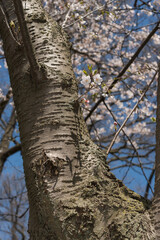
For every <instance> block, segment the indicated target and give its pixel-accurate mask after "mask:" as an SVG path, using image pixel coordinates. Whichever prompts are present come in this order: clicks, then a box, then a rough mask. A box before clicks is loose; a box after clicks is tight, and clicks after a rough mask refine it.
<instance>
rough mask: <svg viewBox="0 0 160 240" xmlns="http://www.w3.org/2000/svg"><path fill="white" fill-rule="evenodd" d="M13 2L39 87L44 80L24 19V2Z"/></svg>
mask: <svg viewBox="0 0 160 240" xmlns="http://www.w3.org/2000/svg"><path fill="white" fill-rule="evenodd" d="M13 2H14V6H15V11H16V15H17V19H18V23H19V26H20V31H21V35H22V40H23V44H24V48H25V52H26V55H27V58H28V61H29V63H30V67H31V74H32V77H33V80H34V81H35V85H36V86H37V81H38V80H40V79H42V75H43V74H42V71H41V69H40V66H39V64H38V62H37V60H36V57H35V54H34V50H33V46H32V42H31V39H30V35H29V31H28V28H27V24H26V21H25V17H24V16H25V15H24V11H23V6H22V1H21V0H13Z"/></svg>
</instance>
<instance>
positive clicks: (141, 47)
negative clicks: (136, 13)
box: [85, 21, 160, 121]
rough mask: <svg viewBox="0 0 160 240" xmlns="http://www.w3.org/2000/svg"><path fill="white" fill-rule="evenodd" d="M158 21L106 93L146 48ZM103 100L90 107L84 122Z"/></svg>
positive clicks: (156, 28)
mask: <svg viewBox="0 0 160 240" xmlns="http://www.w3.org/2000/svg"><path fill="white" fill-rule="evenodd" d="M159 24H160V21H159V22H158V23H157V24H156V26H155V27H154V28H153V30H152V31H151V32H150V34H149V35H148V36H147V37H146V39H145V40H144V41H143V42H142V44H141V45H140V47H139V48H138V49H137V51H136V52H135V54H134V55H133V56H132V58H131V59H130V60H129V61H128V63H127V64H126V65H125V66H124V68H123V69H122V71H121V72H120V73H119V74H118V76H117V77H116V78H115V80H114V81H113V82H112V83H111V85H110V86H109V87H108V92H109V91H110V90H111V89H112V88H113V87H114V86H115V84H116V83H117V82H118V81H120V80H121V77H122V76H123V75H124V73H125V72H126V71H127V69H128V68H129V67H130V66H131V64H132V63H133V62H134V60H135V59H136V58H137V57H138V55H139V53H140V52H141V51H142V49H143V48H144V47H145V46H146V44H147V43H148V42H149V40H150V39H151V38H152V37H153V35H154V34H155V32H156V31H157V30H158V29H159ZM104 99H105V98H104V97H103V96H102V97H101V98H100V99H99V100H98V101H97V102H96V104H95V105H94V106H93V107H92V109H91V111H90V112H89V114H88V115H87V116H86V118H85V121H87V119H88V118H89V117H90V116H91V115H92V113H93V112H94V111H95V109H96V108H97V107H98V106H99V104H100V103H101V102H102V101H103V100H104Z"/></svg>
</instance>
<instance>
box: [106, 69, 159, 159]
mask: <svg viewBox="0 0 160 240" xmlns="http://www.w3.org/2000/svg"><path fill="white" fill-rule="evenodd" d="M157 73H158V72H156V73H155V74H154V76H153V78H152V80H151V81H150V83H149V84H148V86H147V87H146V88H145V90H144V92H143V93H142V95H141V97H140V98H139V100H138V102H137V103H136V104H135V106H134V107H133V109H132V110H131V112H130V113H129V114H128V116H127V117H126V119H125V120H124V122H123V124H122V125H121V127H120V128H119V130H118V131H117V132H116V134H115V136H114V138H113V140H112V142H111V144H110V146H109V148H108V149H107V153H106V154H107V156H108V154H109V152H110V150H111V149H112V147H113V144H114V143H115V141H116V139H117V137H118V135H119V133H120V132H121V130H122V129H123V128H124V126H125V124H126V122H127V121H128V119H129V118H130V116H131V115H132V113H133V112H134V111H135V110H136V108H137V107H138V104H139V103H140V102H141V100H142V99H143V97H144V96H145V94H146V92H147V91H148V89H149V88H150V86H151V84H152V82H153V81H154V79H155V77H156V75H157Z"/></svg>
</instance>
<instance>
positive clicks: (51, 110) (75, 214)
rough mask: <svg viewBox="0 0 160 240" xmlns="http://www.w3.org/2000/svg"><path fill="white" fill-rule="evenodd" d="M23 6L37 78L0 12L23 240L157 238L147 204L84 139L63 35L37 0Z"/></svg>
mask: <svg viewBox="0 0 160 240" xmlns="http://www.w3.org/2000/svg"><path fill="white" fill-rule="evenodd" d="M7 3H8V5H7ZM5 6H6V7H5V11H6V12H5V13H6V16H8V17H7V18H8V23H9V21H10V20H11V19H12V18H13V19H14V22H15V23H16V22H17V21H16V19H15V16H13V15H12V13H11V11H12V10H13V3H12V1H8V0H5ZM24 8H25V11H24V12H25V19H26V22H27V26H28V30H29V34H30V39H31V42H32V46H33V49H34V56H35V58H36V60H37V62H38V65H39V69H40V71H41V72H42V73H43V77H42V78H41V77H39V78H38V77H37V75H36V77H35V75H34V74H33V71H34V69H32V68H31V65H30V62H29V60H28V57H27V53H26V51H25V47H24V45H23V43H22V41H21V37H17V36H18V35H19V33H18V26H16V27H15V28H14V29H13V28H11V27H10V26H7V24H6V19H4V15H2V14H0V33H1V36H2V39H3V44H4V50H5V56H6V59H7V64H8V68H9V74H10V79H11V85H12V88H13V95H14V102H15V106H16V111H17V116H18V122H19V129H20V137H21V142H22V156H23V162H24V171H25V178H26V185H27V190H28V197H29V206H30V217H29V233H30V240H40V239H41V240H70V239H77V240H78V239H82V240H109V239H112V240H120V239H134V240H136V239H137V240H138V239H145V240H146V239H152V240H153V239H156V238H155V233H154V229H153V227H152V224H151V220H150V216H149V212H148V209H149V208H150V204H149V203H148V202H146V201H145V200H144V199H143V198H142V197H140V196H139V195H138V194H136V193H134V192H132V191H131V190H129V189H127V188H126V187H125V186H124V185H123V183H122V182H121V181H119V180H117V179H116V178H115V177H114V175H113V174H112V173H111V172H110V171H109V168H108V166H107V165H106V163H105V155H104V153H103V152H102V150H101V149H99V148H98V147H97V146H96V145H95V144H94V143H93V142H92V141H91V139H90V137H89V135H88V132H87V129H86V126H85V123H84V120H83V117H82V114H81V110H80V106H79V102H78V94H77V82H76V79H75V76H74V73H73V70H72V66H71V60H70V43H69V42H68V40H67V37H66V34H65V33H64V32H63V30H62V29H61V27H60V26H59V25H58V24H57V23H56V22H54V21H53V20H52V19H51V18H50V17H49V16H47V15H46V14H45V13H44V10H43V9H42V7H41V5H40V0H30V1H29V0H26V1H24ZM1 10H2V8H1ZM3 10H4V8H3ZM16 24H17V23H16ZM11 32H12V34H11ZM12 35H13V36H12ZM14 38H15V39H14Z"/></svg>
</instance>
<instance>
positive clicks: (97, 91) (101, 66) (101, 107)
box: [3, 2, 159, 168]
mask: <svg viewBox="0 0 160 240" xmlns="http://www.w3.org/2000/svg"><path fill="white" fill-rule="evenodd" d="M77 4H78V3H77ZM137 4H139V6H138V5H137ZM137 4H136V6H137V7H138V8H137V11H140V10H141V12H143V11H142V10H143V9H142V8H143V7H146V9H145V12H149V14H150V13H154V14H158V11H157V10H155V9H154V8H152V7H151V6H150V5H149V4H148V3H147V4H145V3H142V2H141V4H140V3H139V2H138V3H137ZM25 6H26V9H27V3H26V5H25ZM78 6H79V7H77V8H78V10H81V8H82V12H81V14H83V13H84V11H87V13H86V14H88V11H89V10H88V9H87V8H86V6H85V5H84V4H79V5H78ZM84 6H85V7H84ZM90 6H91V10H92V5H90ZM113 6H114V5H113V3H112V5H111V6H110V5H109V3H108V2H107V5H106V6H103V7H102V6H97V8H98V9H99V10H98V11H99V12H100V14H101V16H102V18H103V20H105V18H106V20H107V21H110V20H111V23H112V25H111V26H112V27H111V28H109V27H108V30H107V31H108V35H107V34H106V30H105V29H104V33H105V34H106V36H107V38H106V43H107V44H108V42H107V41H108V40H109V39H113V38H114V41H115V42H114V41H113V42H114V44H115V45H114V46H112V42H111V41H110V46H111V47H110V49H109V51H107V52H106V50H105V51H103V47H104V49H106V46H104V45H103V44H100V40H99V39H98V38H97V37H96V39H95V44H93V45H91V44H90V43H88V42H87V43H88V45H89V46H90V45H91V50H90V51H88V49H87V53H86V52H83V51H79V49H78V50H77V49H74V46H72V48H73V50H74V53H75V54H74V55H73V63H76V61H77V62H80V58H79V56H78V54H80V56H83V57H82V58H81V60H82V61H83V63H84V65H85V66H87V68H86V69H85V71H86V72H84V73H83V75H82V83H83V84H84V85H85V86H86V87H87V92H88V90H90V92H89V94H88V96H89V97H88V98H89V99H88V100H89V101H90V102H89V103H90V104H91V107H92V105H93V106H94V105H95V104H94V101H95V100H96V103H97V105H96V108H95V107H94V108H92V109H94V110H95V109H96V110H97V112H98V117H97V114H95V113H94V114H93V111H92V110H91V111H90V113H89V114H90V115H89V114H88V110H86V104H85V103H86V100H85V99H81V97H79V99H78V100H79V101H80V102H82V104H83V106H84V115H86V119H88V116H90V117H91V115H92V118H91V120H90V121H89V122H88V124H89V130H90V131H91V133H92V134H93V138H94V139H95V141H97V139H98V142H99V144H100V145H101V146H103V147H106V145H107V141H108V140H109V142H110V141H111V137H112V136H113V135H114V131H113V132H111V133H110V135H109V136H108V137H106V136H107V135H106V134H108V132H107V130H106V129H105V128H101V132H99V131H100V130H99V128H100V126H102V123H103V124H104V121H105V118H102V115H101V114H100V113H104V114H103V115H106V109H107V110H108V111H109V113H110V114H111V116H112V117H114V118H115V117H116V119H114V122H116V124H117V115H118V114H117V115H116V116H115V114H114V111H115V110H116V109H117V105H119V104H121V108H120V110H121V111H120V120H124V118H125V115H126V112H127V111H128V110H129V109H130V107H132V106H133V103H134V101H135V100H134V99H133V95H132V96H129V93H130V92H128V93H127V91H126V89H129V91H130V90H132V93H133V94H134V95H135V97H137V96H138V95H140V96H141V86H146V87H147V85H146V84H145V85H144V82H147V81H149V78H153V76H154V74H155V71H156V68H157V65H156V63H154V62H152V64H153V65H150V66H149V67H148V66H147V65H146V67H145V77H146V78H145V77H144V75H143V78H145V79H144V82H143V81H142V79H141V82H139V83H137V82H136V81H135V78H136V75H140V76H141V74H142V73H141V66H142V65H143V67H144V60H145V62H147V59H146V58H144V56H145V55H146V52H144V55H143V52H142V51H141V50H142V48H141V49H140V48H138V49H140V51H139V53H141V55H140V58H139V59H138V60H137V62H134V64H135V65H134V64H133V63H132V67H133V65H134V67H135V69H136V73H134V71H135V69H134V68H133V69H132V71H131V70H130V72H128V73H127V74H128V75H126V76H124V73H126V71H124V72H123V71H119V72H120V73H121V74H122V72H123V74H122V75H121V76H119V72H118V70H119V69H120V67H121V66H123V65H122V63H123V64H124V66H126V65H127V64H128V63H127V58H129V57H131V56H135V54H133V52H132V51H133V50H134V47H135V46H134V45H133V41H132V46H131V49H130V48H129V46H127V44H126V45H125V43H128V42H130V41H131V39H132V38H133V36H134V34H133V35H132V32H133V33H134V31H135V30H136V28H137V26H132V25H130V24H128V25H129V26H128V25H127V26H125V27H124V29H126V32H128V36H125V34H124V36H125V38H124V42H123V44H121V48H120V47H118V46H119V45H118V43H119V42H120V41H119V39H120V37H119V38H118V39H117V42H116V34H120V32H121V31H120V27H119V29H118V31H117V32H116V31H115V32H114V31H113V34H112V38H110V34H111V31H110V29H112V30H114V29H116V28H117V26H120V23H122V22H124V21H123V19H124V17H125V14H124V12H123V14H122V15H120V16H119V18H118V19H117V20H116V21H117V22H113V18H114V17H115V16H116V15H115V10H114V9H112V8H113ZM124 6H125V5H124ZM3 7H4V6H3ZM5 7H6V6H5ZM72 7H76V5H74V4H72ZM80 7H81V8H80ZM105 7H107V10H106V9H105ZM110 7H112V8H110ZM119 7H120V6H118V5H117V6H116V9H118V8H119ZM122 7H123V5H122V6H121V9H119V11H122ZM125 7H126V8H124V10H123V11H127V15H128V11H132V10H133V9H131V8H130V6H128V5H126V6H125ZM3 9H4V8H3ZM54 9H56V6H54ZM66 9H67V11H68V14H65V13H66ZM70 9H71V10H72V8H71V6H70ZM70 9H68V6H67V5H64V7H63V8H62V10H63V11H64V12H62V14H61V15H62V19H64V21H63V23H64V25H63V27H64V28H65V24H66V23H67V20H69V21H70V18H69V16H70V14H71V13H72V12H71V11H70ZM73 10H75V9H74V8H73ZM103 11H104V12H103ZM92 12H93V16H94V13H95V11H94V10H92ZM74 13H75V12H74ZM136 14H137V15H134V16H136V17H137V16H138V12H137V13H136ZM96 15H97V12H96ZM107 15H108V16H107ZM64 16H66V17H65V18H64ZM83 16H84V14H83ZM134 16H132V14H131V16H130V17H131V21H132V22H133V17H134ZM55 17H56V16H55ZM73 17H74V16H73ZM87 17H89V18H90V17H91V14H88V15H87ZM94 17H95V16H94ZM110 17H112V19H110ZM120 17H122V19H121V18H120ZM137 19H138V18H137ZM152 19H154V21H155V18H152ZM88 20H90V19H88ZM58 21H61V19H60V18H59V19H58ZM96 21H97V19H96ZM8 22H9V23H10V22H11V21H8ZM97 22H98V21H97ZM13 23H14V24H15V21H13ZM89 23H90V24H91V23H92V21H89ZM129 23H130V22H129ZM137 23H138V20H137ZM78 24H80V30H79V31H80V34H81V36H83V38H82V39H83V41H84V43H85V37H84V36H85V34H87V30H85V31H84V28H85V27H84V24H86V23H85V22H82V20H79V21H78ZM109 24H110V22H109ZM109 24H108V26H109ZM158 24H159V22H158V23H157V25H156V26H155V27H154V28H153V31H152V30H151V31H150V32H151V34H149V32H147V31H146V28H145V31H144V32H145V33H146V35H148V36H149V38H148V39H147V37H146V38H144V39H147V40H146V42H145V44H143V45H141V46H142V47H143V48H144V46H146V43H149V42H148V40H150V39H151V36H153V34H155V32H156V31H157V30H158V26H159V25H158ZM137 25H138V24H137ZM93 26H94V28H93V29H96V26H97V27H99V29H100V30H101V28H102V26H103V25H101V24H99V22H98V24H96V23H95V21H94V22H93ZM121 26H123V25H122V24H121ZM88 27H89V26H88ZM133 27H135V29H134V28H133ZM12 28H13V29H12ZM11 29H12V31H13V35H14V34H15V33H16V34H18V33H17V32H16V31H18V30H15V27H14V25H11ZM75 29H76V31H75ZM86 29H87V28H86ZM88 29H89V28H88ZM124 29H123V30H124ZM71 30H72V31H73V32H74V33H75V34H76V32H77V28H76V27H75V28H74V26H73V25H72V28H71ZM142 30H143V29H142ZM142 30H141V31H140V30H139V31H138V33H139V36H141V38H142V35H143V34H142V33H144V32H143V31H142ZM148 30H150V26H148ZM100 33H101V31H100ZM102 33H103V32H102ZM16 34H15V35H16ZM120 35H121V34H120ZM70 36H72V35H71V32H70ZM96 36H97V35H96ZM98 36H100V34H99V35H98ZM122 36H123V32H122ZM136 36H137V41H138V40H139V41H140V40H142V39H138V34H137V35H136ZM144 36H145V35H144ZM155 36H156V35H155ZM16 37H17V35H16ZM74 37H75V36H74V35H73V38H72V39H74V40H75V38H74ZM156 37H157V36H156ZM16 40H17V39H16ZM18 40H21V39H18ZM86 41H88V38H87V39H86ZM92 42H93V39H92ZM104 42H105V41H104V38H103V43H104ZM142 42H143V41H142ZM76 43H77V42H76V41H75V44H76ZM137 43H138V42H137ZM78 44H79V42H78ZM97 45H98V46H101V47H102V51H100V50H101V49H98V50H99V52H102V53H103V54H102V55H99V56H98V54H97V53H96V55H95V51H93V49H94V47H95V46H97ZM84 46H86V43H85V45H84ZM116 48H118V49H116ZM126 49H127V50H128V53H127V51H126V53H127V54H128V55H127V56H125V58H123V62H122V63H121V64H119V65H116V58H115V56H118V57H117V60H120V56H122V53H123V55H124V50H126ZM150 49H151V48H150ZM152 49H153V52H155V53H157V50H156V45H154V46H153V45H152ZM117 50H118V52H117ZM89 52H91V54H92V55H93V56H90V55H89ZM97 52H98V51H97ZM112 52H113V53H112ZM111 53H112V54H113V55H111ZM129 54H130V55H129ZM150 54H151V51H150ZM87 55H88V57H89V62H88V64H89V66H88V65H87V64H86V57H87ZM107 56H108V60H107V59H106V57H107ZM113 56H114V57H113ZM137 56H138V54H137ZM137 56H136V57H137ZM123 57H124V56H123ZM152 57H154V55H152ZM96 58H99V59H98V61H97V59H96ZM148 58H150V57H148ZM95 59H96V60H95ZM104 59H105V61H106V63H105V61H104ZM131 59H132V58H131ZM134 60H135V59H134ZM142 60H143V61H142ZM148 60H149V59H148ZM99 62H100V63H99ZM112 62H113V63H114V66H113V64H112ZM91 64H92V66H91ZM93 64H94V66H93ZM105 64H106V66H107V68H108V69H107V68H106V66H105ZM78 69H81V70H84V68H83V66H81V67H78ZM96 69H97V70H98V71H97V72H96V71H95V70H96ZM105 69H107V73H105ZM109 69H110V71H109ZM123 69H125V67H124V68H123ZM127 69H128V68H127ZM127 69H126V70H127ZM137 69H139V71H138V74H137ZM100 70H101V76H103V79H104V80H103V82H102V78H101V77H100V76H99V75H98V72H100ZM116 70H117V74H116ZM143 72H144V68H143ZM109 73H110V74H109ZM87 74H88V75H87ZM106 74H108V76H107V75H106ZM86 75H87V76H86ZM123 76H124V78H125V79H122V77H123ZM108 77H112V79H110V80H111V81H109V80H108V81H107V82H106V81H105V78H108ZM120 77H121V81H119V80H120ZM115 78H116V79H115ZM147 79H148V80H147ZM87 81H88V82H87ZM90 82H92V84H89V83H90ZM134 82H135V84H134ZM87 83H88V84H87ZM96 83H98V84H97V85H96ZM113 83H114V84H113ZM115 83H116V85H115ZM122 83H123V84H122ZM118 84H119V86H118ZM123 85H124V86H123ZM113 86H114V88H113ZM116 86H117V89H116ZM130 86H132V87H135V89H136V91H133V89H132V88H131V87H130ZM125 87H126V88H125ZM112 88H113V89H114V91H113V90H112ZM137 88H138V90H139V91H137ZM108 89H109V91H108ZM123 89H124V90H125V92H124V90H123ZM135 89H134V90H135ZM111 90H112V93H110V91H111ZM142 90H143V88H142ZM80 91H81V93H82V94H83V95H85V94H86V93H85V92H84V90H83V89H80ZM106 93H107V94H108V95H107V96H106ZM126 93H127V98H125V99H123V98H124V95H125V94H126ZM130 94H131V93H130ZM147 94H148V93H147ZM108 96H109V97H108ZM128 96H129V99H130V101H128ZM83 97H84V96H83ZM97 97H98V98H97ZM147 97H148V98H149V96H147ZM104 98H105V102H104ZM93 100H94V101H93ZM118 100H119V101H118ZM126 102H127V103H128V106H127V104H124V103H126ZM100 103H101V104H100ZM151 103H152V102H151ZM108 104H109V105H108ZM110 105H111V106H112V111H111V109H110ZM145 105H147V106H148V107H149V102H148V100H146V102H145V101H143V104H142V106H143V107H145ZM83 106H82V107H83ZM124 106H125V108H124ZM88 107H89V106H88ZM97 107H98V108H97ZM127 107H128V108H127ZM152 107H153V110H152V111H151V115H149V116H148V113H147V109H145V110H144V111H145V115H147V116H145V117H146V119H147V118H148V119H149V122H148V123H146V122H145V121H143V123H142V124H141V122H142V119H143V118H144V116H143V114H142V113H141V114H142V116H141V118H139V116H138V117H137V118H136V117H135V116H134V118H132V119H131V120H132V121H131V122H130V123H129V124H128V126H127V128H126V129H124V130H125V132H126V131H128V132H127V133H128V135H129V134H130V129H131V130H132V135H131V137H130V141H129V140H128V137H126V135H125V137H124V139H122V140H121V142H120V143H119V144H118V145H117V146H116V149H115V150H114V151H113V150H112V151H113V152H111V153H112V155H113V156H114V158H113V159H112V158H111V159H110V162H112V161H115V160H116V159H120V160H123V161H125V162H126V161H127V166H132V165H133V166H137V165H139V166H140V167H142V164H141V162H138V164H137V163H133V164H132V162H133V159H134V156H135V158H136V159H137V155H138V151H137V150H136V147H135V143H138V144H139V145H141V143H143V142H142V141H141V142H140V141H139V140H137V137H138V139H139V138H140V136H143V135H144V133H145V134H146V135H147V136H148V137H149V138H148V139H146V140H147V141H148V143H146V142H145V143H143V145H142V146H143V147H142V149H143V152H142V154H141V155H140V156H138V159H139V158H140V157H141V158H142V159H143V158H144V156H149V154H150V153H152V152H153V151H154V145H153V146H151V148H150V151H148V149H147V151H148V152H147V153H145V154H144V150H145V147H146V146H147V148H149V147H148V146H150V145H149V141H150V134H149V133H150V132H149V131H148V127H146V126H148V124H151V120H150V117H152V118H153V120H154V117H153V116H154V115H153V113H154V109H155V107H154V105H153V103H152ZM114 109H115V110H114ZM123 109H125V112H124V115H122V110H123ZM146 113H147V114H146ZM107 117H108V116H107ZM99 118H100V119H99ZM108 118H109V117H108ZM97 120H98V121H97ZM99 120H101V121H99ZM107 120H109V119H107ZM109 124H110V122H108V126H109ZM104 126H105V125H104ZM129 126H130V129H129ZM95 127H96V128H95ZM97 127H98V128H97ZM140 127H143V132H142V134H141V135H138V136H137V133H139V129H140ZM110 128H111V130H112V129H114V128H115V125H114V124H113V120H111V127H110ZM93 129H96V131H93ZM128 129H129V130H128ZM133 129H134V131H133ZM99 133H103V135H102V136H100V137H99ZM125 134H126V133H125ZM126 140H127V141H128V142H129V144H128V143H127V141H126ZM121 143H123V144H121ZM120 144H121V145H120ZM139 145H138V147H137V148H139ZM144 146H145V147H144ZM127 148H128V149H129V152H128V151H127ZM132 149H133V152H135V155H134V154H131V153H130V152H131V150H132ZM120 150H122V152H120ZM139 150H141V149H139ZM116 152H118V153H119V154H122V157H121V155H119V156H117V154H116ZM128 153H129V154H130V155H129V158H128ZM152 157H153V155H152ZM129 159H130V160H132V161H130V162H129ZM144 163H145V164H148V162H147V163H146V162H144ZM150 168H152V166H151V167H150Z"/></svg>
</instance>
